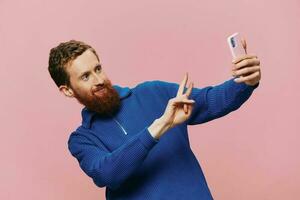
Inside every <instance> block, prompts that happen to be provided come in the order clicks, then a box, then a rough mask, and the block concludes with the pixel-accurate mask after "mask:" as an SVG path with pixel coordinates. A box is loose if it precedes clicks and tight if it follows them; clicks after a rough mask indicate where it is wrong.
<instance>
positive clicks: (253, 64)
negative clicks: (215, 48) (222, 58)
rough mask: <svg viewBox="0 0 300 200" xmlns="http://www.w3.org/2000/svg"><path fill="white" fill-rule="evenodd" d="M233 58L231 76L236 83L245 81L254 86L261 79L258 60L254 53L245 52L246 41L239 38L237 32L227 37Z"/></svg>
mask: <svg viewBox="0 0 300 200" xmlns="http://www.w3.org/2000/svg"><path fill="white" fill-rule="evenodd" d="M227 41H228V44H229V47H230V50H231V53H232V56H233V58H234V59H233V60H232V64H233V66H232V76H233V77H236V79H234V81H235V82H237V83H242V82H244V83H246V84H247V85H251V86H254V85H256V84H258V82H259V81H260V79H261V70H260V60H259V59H258V57H257V56H256V55H249V54H248V53H247V43H246V40H245V39H240V37H239V34H238V33H235V34H233V35H231V36H229V37H228V39H227Z"/></svg>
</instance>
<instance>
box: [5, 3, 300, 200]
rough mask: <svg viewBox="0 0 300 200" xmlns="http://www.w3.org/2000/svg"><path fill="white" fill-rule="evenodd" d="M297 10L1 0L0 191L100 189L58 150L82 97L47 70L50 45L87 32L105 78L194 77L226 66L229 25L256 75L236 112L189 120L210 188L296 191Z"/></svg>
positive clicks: (10, 194)
mask: <svg viewBox="0 0 300 200" xmlns="http://www.w3.org/2000/svg"><path fill="white" fill-rule="evenodd" d="M299 22H300V2H299V1H298V0H289V1H283V0H282V1H279V0H266V1H261V0H252V1H249V0H241V1H237V0H236V1H234V0H228V1H214V0H212V1H196V0H185V1H179V0H165V1H161V0H152V1H138V0H127V1H120V0H119V1H99V0H98V1H96V0H94V1H83V0H81V1H74V0H73V1H71V0H66V1H59V0H52V1H47V2H46V1H38V0H27V1H21V0H15V1H8V0H0V56H1V68H0V70H1V71H0V77H1V83H2V84H1V93H2V95H1V107H2V109H1V110H2V111H1V112H0V119H1V126H2V131H1V132H2V136H1V140H0V141H1V145H0V152H1V171H0V199H9V200H10V199H24V200H33V199H34V200H35V199H36V200H37V199H43V200H48V199H49V200H50V199H51V200H52V199H56V200H65V199H72V200H80V199H95V200H96V199H104V189H100V188H97V187H96V186H95V185H93V183H92V182H91V180H90V179H89V178H88V177H87V176H85V175H84V174H83V172H82V171H81V170H80V169H79V166H78V164H77V161H76V160H75V159H74V158H73V157H71V155H70V154H69V152H68V150H67V145H66V141H67V139H68V137H69V134H70V132H71V131H72V130H73V129H74V128H76V127H77V125H78V124H79V123H80V121H81V118H80V110H81V106H80V105H79V104H78V103H77V102H76V101H75V100H70V99H67V98H65V97H64V96H63V95H62V94H60V93H59V92H58V89H57V88H56V86H55V85H54V83H53V82H52V80H51V79H50V76H49V74H48V71H47V62H48V54H49V50H50V48H51V47H53V46H55V45H57V44H58V43H59V42H61V41H65V40H69V39H77V40H83V41H85V42H87V43H90V44H91V45H92V46H94V47H95V48H96V49H97V51H98V53H99V54H100V57H101V59H102V63H103V65H104V67H105V70H106V73H107V75H108V76H109V77H110V79H111V80H112V81H113V83H115V84H120V85H128V86H132V87H133V86H135V85H136V84H138V83H139V82H141V81H144V80H153V79H161V80H165V81H172V82H179V81H180V80H181V79H182V77H183V74H184V72H185V71H188V72H189V74H190V78H191V80H193V81H194V82H195V86H196V87H203V86H207V85H214V84H218V83H221V82H223V81H225V80H227V79H229V78H231V77H230V67H231V62H230V61H231V55H230V52H229V49H228V48H227V44H226V37H227V36H228V35H230V34H231V33H233V32H236V31H239V32H241V33H242V34H243V35H245V36H246V38H247V39H248V46H249V52H250V53H255V54H257V55H258V56H259V58H260V59H261V67H262V81H261V85H260V87H259V88H258V89H257V90H256V91H255V93H254V94H253V96H252V97H251V98H250V99H249V101H247V102H246V103H245V104H244V105H243V106H242V108H240V109H239V110H238V111H237V112H234V113H231V114H230V115H227V116H226V117H223V118H221V119H218V120H215V121H212V122H210V123H206V124H203V125H199V126H194V127H190V139H191V143H192V147H193V150H194V152H195V154H196V156H197V158H198V159H199V161H200V163H201V165H202V168H203V170H204V172H205V175H206V178H207V181H208V183H209V186H210V188H211V192H212V194H213V196H214V197H215V199H225V200H227V199H228V200H229V199H230V200H241V199H243V200H252V199H264V200H279V199H285V200H287V199H300V190H299V185H300V157H299V156H298V152H299V146H300V135H299V121H300V120H299V119H300V114H299V111H300V110H299V108H300V106H299V102H300V101H299V100H300V98H299V97H300V93H299V86H300V79H299V74H300V66H299V55H300V39H299V35H300V29H299V27H300V23H299ZM296 102H298V103H296ZM297 122H298V124H297Z"/></svg>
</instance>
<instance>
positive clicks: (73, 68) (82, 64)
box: [67, 49, 99, 76]
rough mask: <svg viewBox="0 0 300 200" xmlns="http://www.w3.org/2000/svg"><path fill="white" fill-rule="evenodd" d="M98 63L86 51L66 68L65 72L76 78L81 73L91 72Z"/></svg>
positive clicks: (90, 53) (93, 56) (92, 54)
mask: <svg viewBox="0 0 300 200" xmlns="http://www.w3.org/2000/svg"><path fill="white" fill-rule="evenodd" d="M98 63H99V61H98V59H97V57H96V55H95V54H94V53H93V52H92V51H91V50H89V49H88V50H86V51H85V52H83V53H82V54H81V55H80V56H78V57H77V58H76V59H74V60H73V61H72V62H71V63H70V64H69V65H68V66H67V71H68V72H69V74H70V75H71V76H73V75H75V76H77V75H80V74H81V73H83V72H86V71H90V70H92V69H93V68H94V67H95V66H96V65H97V64H98Z"/></svg>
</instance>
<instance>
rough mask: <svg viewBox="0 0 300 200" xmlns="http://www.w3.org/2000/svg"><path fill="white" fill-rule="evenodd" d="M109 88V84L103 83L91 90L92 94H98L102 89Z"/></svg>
mask: <svg viewBox="0 0 300 200" xmlns="http://www.w3.org/2000/svg"><path fill="white" fill-rule="evenodd" d="M109 87H110V84H109V83H104V84H102V85H98V86H96V87H95V88H93V90H92V92H93V93H94V92H98V91H99V90H102V89H104V88H107V89H108V88H109Z"/></svg>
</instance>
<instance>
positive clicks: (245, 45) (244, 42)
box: [241, 38, 247, 54]
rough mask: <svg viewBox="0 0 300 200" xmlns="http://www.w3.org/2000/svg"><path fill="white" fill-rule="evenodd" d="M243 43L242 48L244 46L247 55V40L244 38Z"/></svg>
mask: <svg viewBox="0 0 300 200" xmlns="http://www.w3.org/2000/svg"><path fill="white" fill-rule="evenodd" d="M241 43H242V46H243V48H244V50H245V53H246V54H247V42H246V39H245V38H243V39H242V41H241Z"/></svg>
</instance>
